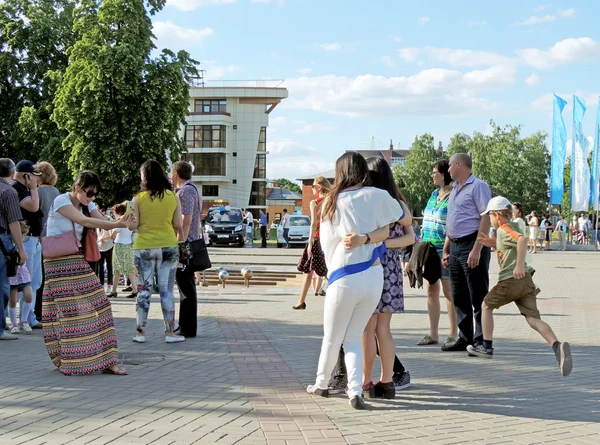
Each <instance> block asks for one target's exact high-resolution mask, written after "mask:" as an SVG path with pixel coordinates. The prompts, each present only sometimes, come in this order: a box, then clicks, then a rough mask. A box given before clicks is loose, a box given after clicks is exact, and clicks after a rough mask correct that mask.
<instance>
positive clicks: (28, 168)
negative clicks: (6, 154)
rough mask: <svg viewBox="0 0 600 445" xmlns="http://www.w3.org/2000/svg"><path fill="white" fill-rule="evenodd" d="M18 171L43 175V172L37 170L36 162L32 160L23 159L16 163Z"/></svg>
mask: <svg viewBox="0 0 600 445" xmlns="http://www.w3.org/2000/svg"><path fill="white" fill-rule="evenodd" d="M16 167H17V171H18V172H19V173H31V174H32V175H35V176H41V175H42V172H40V171H38V170H36V168H35V164H34V163H33V162H31V161H27V160H23V161H19V162H18V163H17V165H16Z"/></svg>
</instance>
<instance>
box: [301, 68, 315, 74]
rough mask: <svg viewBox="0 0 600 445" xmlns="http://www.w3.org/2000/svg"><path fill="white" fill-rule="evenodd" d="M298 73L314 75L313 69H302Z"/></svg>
mask: <svg viewBox="0 0 600 445" xmlns="http://www.w3.org/2000/svg"><path fill="white" fill-rule="evenodd" d="M298 72H299V73H300V74H310V73H312V68H300V69H299V70H298Z"/></svg>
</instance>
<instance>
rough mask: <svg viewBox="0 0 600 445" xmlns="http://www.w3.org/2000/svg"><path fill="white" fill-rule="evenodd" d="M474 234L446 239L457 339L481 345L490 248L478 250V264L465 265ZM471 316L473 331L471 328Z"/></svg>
mask: <svg viewBox="0 0 600 445" xmlns="http://www.w3.org/2000/svg"><path fill="white" fill-rule="evenodd" d="M476 240H477V233H474V234H473V235H470V236H466V237H464V238H461V239H460V240H459V241H451V242H450V260H449V267H448V269H449V270H450V287H451V290H452V297H453V298H454V307H455V308H456V315H457V321H458V329H459V331H460V334H459V336H460V339H462V341H465V342H467V343H468V344H470V345H472V344H483V331H482V328H481V303H483V299H484V298H485V296H486V295H487V293H488V290H489V286H490V277H489V273H488V269H489V266H490V249H489V248H488V247H484V248H482V249H481V257H480V259H479V265H478V266H477V267H476V268H474V269H471V268H469V266H468V264H467V260H468V258H469V253H471V250H472V249H473V246H474V245H475V241H476ZM473 316H475V330H473Z"/></svg>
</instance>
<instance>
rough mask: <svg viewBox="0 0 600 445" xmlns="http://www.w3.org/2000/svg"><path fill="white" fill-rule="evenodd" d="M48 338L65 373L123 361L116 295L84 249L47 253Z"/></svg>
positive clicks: (45, 298) (45, 305)
mask: <svg viewBox="0 0 600 445" xmlns="http://www.w3.org/2000/svg"><path fill="white" fill-rule="evenodd" d="M44 269H45V273H46V281H45V284H44V296H43V303H42V322H43V327H44V343H45V344H46V349H47V350H48V354H49V355H50V359H51V360H52V363H54V365H55V366H56V367H57V368H58V369H59V371H60V372H62V373H63V374H65V375H85V374H91V373H93V372H97V371H102V370H103V369H106V368H108V367H110V366H113V365H117V364H118V363H119V354H118V351H117V337H116V334H115V326H114V323H113V316H112V310H111V306H110V301H109V299H108V297H107V296H106V295H105V293H104V289H103V288H102V285H101V284H100V281H99V280H98V277H97V276H96V275H95V274H94V272H93V271H92V269H91V268H90V266H89V264H88V263H87V262H86V261H85V260H84V258H83V255H81V254H78V255H69V256H65V257H61V258H44Z"/></svg>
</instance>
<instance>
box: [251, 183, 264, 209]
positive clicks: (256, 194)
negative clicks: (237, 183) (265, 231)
mask: <svg viewBox="0 0 600 445" xmlns="http://www.w3.org/2000/svg"><path fill="white" fill-rule="evenodd" d="M265 185H266V183H264V182H262V181H259V182H253V183H252V190H250V205H251V206H265V205H266V202H267V199H266V188H265Z"/></svg>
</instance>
